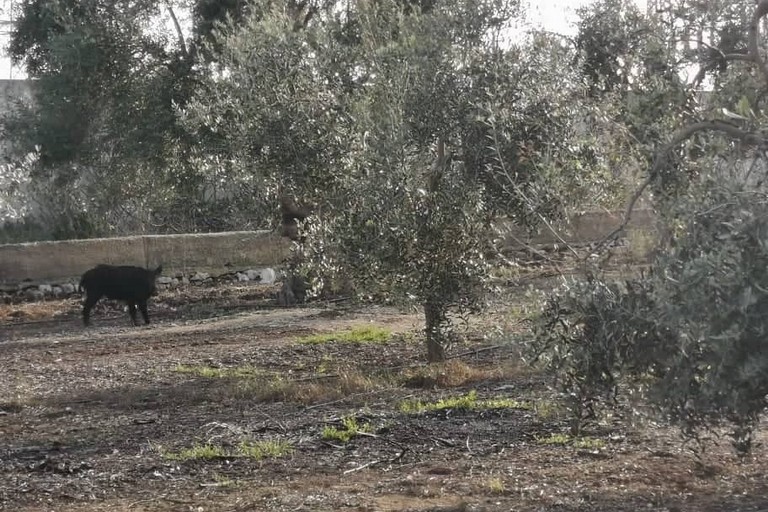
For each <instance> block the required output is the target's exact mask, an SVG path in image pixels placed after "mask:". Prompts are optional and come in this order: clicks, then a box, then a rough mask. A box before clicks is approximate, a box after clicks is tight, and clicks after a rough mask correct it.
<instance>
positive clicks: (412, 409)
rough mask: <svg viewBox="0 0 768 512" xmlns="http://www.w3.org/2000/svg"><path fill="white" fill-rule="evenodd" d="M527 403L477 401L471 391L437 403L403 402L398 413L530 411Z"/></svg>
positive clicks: (496, 400) (501, 399)
mask: <svg viewBox="0 0 768 512" xmlns="http://www.w3.org/2000/svg"><path fill="white" fill-rule="evenodd" d="M530 408H531V405H530V404H529V403H527V402H520V401H517V400H512V399H509V398H494V399H490V400H478V399H477V391H475V390H472V391H470V392H469V393H467V394H466V395H462V396H458V397H449V398H442V399H440V400H438V401H437V402H426V403H425V402H422V401H421V400H404V401H402V402H400V405H399V409H400V412H404V413H419V412H426V411H439V410H442V409H459V410H465V411H474V410H483V409H530Z"/></svg>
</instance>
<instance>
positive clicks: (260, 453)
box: [160, 440, 293, 462]
mask: <svg viewBox="0 0 768 512" xmlns="http://www.w3.org/2000/svg"><path fill="white" fill-rule="evenodd" d="M160 452H161V454H162V456H163V458H165V459H167V460H175V461H182V462H183V461H188V460H212V459H224V458H238V457H241V458H247V459H253V460H261V459H265V458H278V457H283V456H285V455H289V454H290V453H292V452H293V445H292V444H291V443H289V442H287V441H280V440H267V441H256V442H251V441H242V442H241V443H240V444H239V445H238V446H237V447H236V448H235V449H231V448H229V449H228V448H225V447H223V446H218V445H213V444H210V443H206V444H196V445H194V446H192V447H191V448H183V449H181V450H179V451H177V452H172V451H164V450H162V449H161V450H160Z"/></svg>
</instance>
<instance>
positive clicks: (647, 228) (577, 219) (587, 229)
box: [504, 210, 656, 248]
mask: <svg viewBox="0 0 768 512" xmlns="http://www.w3.org/2000/svg"><path fill="white" fill-rule="evenodd" d="M623 220H624V212H584V213H580V214H575V215H572V216H571V217H570V219H568V221H567V222H566V223H565V225H564V226H558V227H557V229H556V231H557V234H558V235H560V237H561V238H562V239H563V240H565V241H566V242H569V243H574V244H575V243H589V242H597V241H599V240H602V239H603V238H605V236H606V235H608V234H609V233H611V232H612V231H613V230H614V229H616V228H617V227H618V226H619V225H620V224H621V222H622V221H623ZM655 223H656V219H655V217H654V215H653V212H652V211H651V210H636V211H634V212H633V213H632V217H631V219H630V221H629V225H628V226H627V233H626V234H627V238H628V239H630V240H631V239H632V238H633V236H634V235H637V234H640V233H643V234H649V235H651V234H654V233H656V224H655ZM504 232H505V233H506V243H505V245H506V246H508V247H510V248H515V246H519V245H520V243H519V242H524V243H527V244H534V245H536V244H557V243H561V241H560V240H559V239H558V238H557V236H555V234H554V233H552V231H551V230H549V229H547V228H546V227H545V226H542V227H541V229H540V230H539V233H535V234H533V235H530V234H528V233H527V232H526V231H525V230H522V229H520V228H518V227H517V226H514V225H510V226H508V227H507V228H506V229H505V230H504ZM518 241H519V242H518Z"/></svg>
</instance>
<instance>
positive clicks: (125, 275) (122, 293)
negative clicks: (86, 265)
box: [80, 265, 163, 325]
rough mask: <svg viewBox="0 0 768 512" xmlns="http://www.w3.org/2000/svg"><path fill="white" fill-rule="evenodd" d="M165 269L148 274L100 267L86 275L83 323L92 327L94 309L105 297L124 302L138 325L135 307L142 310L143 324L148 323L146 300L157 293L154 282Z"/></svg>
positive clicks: (140, 270) (82, 282) (127, 268)
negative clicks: (92, 310) (91, 320)
mask: <svg viewBox="0 0 768 512" xmlns="http://www.w3.org/2000/svg"><path fill="white" fill-rule="evenodd" d="M162 270H163V267H162V266H159V267H157V268H156V269H155V270H147V269H145V268H141V267H131V266H114V265H97V266H95V267H94V268H92V269H91V270H89V271H87V272H86V273H85V274H83V278H82V279H81V280H80V289H81V290H85V303H84V304H83V323H84V324H85V325H89V324H90V319H91V309H92V308H93V306H95V305H96V303H97V302H98V301H99V299H101V298H102V297H107V298H108V299H113V300H124V301H125V302H126V303H127V304H128V312H129V313H130V315H131V320H133V325H138V322H137V321H136V306H137V305H138V306H139V310H140V311H141V316H143V317H144V323H145V324H148V323H149V313H148V312H147V299H149V298H150V297H151V296H152V295H155V293H157V288H156V286H155V280H156V279H157V276H159V275H160V272H162Z"/></svg>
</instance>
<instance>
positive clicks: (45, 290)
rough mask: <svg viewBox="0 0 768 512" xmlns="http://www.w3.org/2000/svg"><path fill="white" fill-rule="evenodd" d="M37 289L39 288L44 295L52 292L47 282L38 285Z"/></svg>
mask: <svg viewBox="0 0 768 512" xmlns="http://www.w3.org/2000/svg"><path fill="white" fill-rule="evenodd" d="M37 289H38V290H40V292H41V293H42V294H43V295H45V294H48V295H50V294H52V293H53V288H52V287H51V285H49V284H41V285H40V286H38V287H37Z"/></svg>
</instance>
